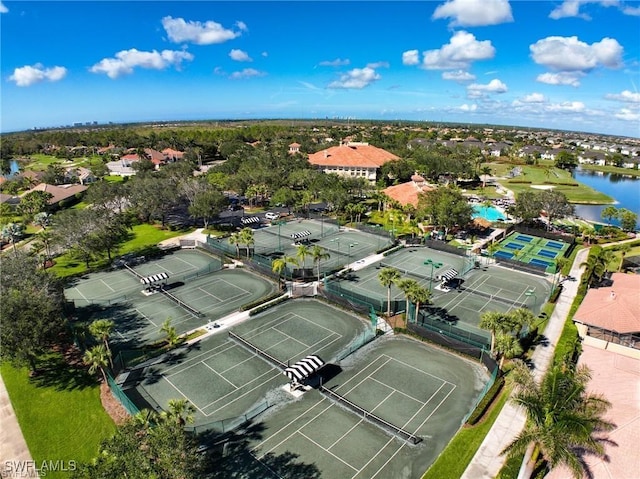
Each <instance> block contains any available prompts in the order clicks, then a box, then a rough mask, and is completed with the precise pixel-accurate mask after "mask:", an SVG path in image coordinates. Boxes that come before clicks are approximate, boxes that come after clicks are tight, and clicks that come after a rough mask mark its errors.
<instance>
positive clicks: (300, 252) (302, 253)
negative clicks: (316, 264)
mask: <svg viewBox="0 0 640 479" xmlns="http://www.w3.org/2000/svg"><path fill="white" fill-rule="evenodd" d="M310 255H311V249H309V247H308V246H307V245H304V244H301V245H300V246H298V248H297V250H296V258H298V260H299V261H300V262H302V276H303V278H304V277H305V276H306V274H307V258H308V257H309V256H310Z"/></svg>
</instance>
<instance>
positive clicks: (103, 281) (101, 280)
mask: <svg viewBox="0 0 640 479" xmlns="http://www.w3.org/2000/svg"><path fill="white" fill-rule="evenodd" d="M100 282H101V283H102V284H104V285H105V286H106V287H107V288H109V289H110V290H111V291H112V292H114V293H115V292H116V290H115V289H113V288H112V287H111V286H109V285H108V284H107V283H106V282H105V280H103V279H100Z"/></svg>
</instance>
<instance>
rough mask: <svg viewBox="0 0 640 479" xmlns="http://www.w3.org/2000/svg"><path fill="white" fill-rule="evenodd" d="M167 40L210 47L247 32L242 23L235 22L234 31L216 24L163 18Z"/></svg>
mask: <svg viewBox="0 0 640 479" xmlns="http://www.w3.org/2000/svg"><path fill="white" fill-rule="evenodd" d="M162 26H163V27H164V29H165V31H166V32H167V35H168V36H169V39H170V40H171V41H172V42H174V43H181V42H190V43H195V44H196V45H211V44H214V43H224V42H226V41H228V40H233V39H234V38H237V37H239V36H240V35H242V32H244V31H246V30H247V26H246V25H245V24H244V23H243V22H236V25H235V26H236V29H237V30H232V29H228V28H224V27H223V26H222V25H220V24H219V23H217V22H213V21H207V22H204V23H202V22H193V21H185V20H184V18H172V17H164V18H163V19H162Z"/></svg>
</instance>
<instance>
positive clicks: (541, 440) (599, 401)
mask: <svg viewBox="0 0 640 479" xmlns="http://www.w3.org/2000/svg"><path fill="white" fill-rule="evenodd" d="M510 378H511V380H512V381H513V383H514V385H515V387H516V390H515V393H514V394H513V395H512V400H513V401H514V402H515V403H516V404H517V405H519V406H521V407H522V408H523V409H524V411H525V413H526V415H527V422H526V424H525V427H524V429H523V430H522V432H521V433H520V434H519V435H518V436H517V437H516V439H514V440H513V441H512V442H511V443H510V444H509V445H508V446H507V447H506V448H505V449H504V451H502V454H507V455H508V456H516V457H517V456H522V455H523V454H524V453H525V451H526V450H527V449H528V448H529V446H530V445H533V454H532V455H531V458H530V460H529V461H528V462H527V463H526V464H525V465H524V477H532V474H533V471H534V469H535V468H536V465H537V463H538V458H539V456H542V458H543V459H544V460H545V461H546V462H547V464H548V466H549V468H550V469H553V468H554V467H556V466H558V465H561V464H562V465H565V466H567V467H568V468H569V469H570V470H571V472H572V473H573V476H574V477H575V478H576V479H581V478H582V477H584V475H586V476H587V477H589V476H590V471H589V468H588V465H587V462H586V461H585V455H587V454H591V455H595V456H597V457H600V458H603V457H605V453H604V446H603V440H602V438H600V437H599V436H598V434H599V433H601V432H604V431H610V430H611V429H613V428H614V424H612V423H611V422H609V421H606V420H605V419H603V415H604V414H605V412H606V411H607V409H608V408H609V407H610V403H609V402H608V401H607V400H606V399H605V398H604V397H603V396H601V395H596V394H591V393H589V392H587V385H588V382H589V379H590V378H591V374H590V371H589V369H588V368H587V367H586V366H580V367H578V368H576V367H575V366H573V365H571V364H562V363H561V364H554V365H553V366H552V367H551V368H550V369H549V370H548V371H547V372H546V374H545V375H544V376H543V378H542V380H541V381H540V383H539V384H538V383H537V382H536V380H535V378H534V376H533V373H532V372H531V371H530V370H529V368H528V367H527V366H526V365H525V364H524V363H520V364H518V365H517V366H516V368H514V369H513V370H512V373H511V374H510Z"/></svg>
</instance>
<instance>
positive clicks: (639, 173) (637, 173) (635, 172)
mask: <svg viewBox="0 0 640 479" xmlns="http://www.w3.org/2000/svg"><path fill="white" fill-rule="evenodd" d="M580 168H581V169H583V170H585V171H603V172H605V173H615V174H618V175H630V176H640V170H632V169H630V168H618V167H617V166H596V165H580Z"/></svg>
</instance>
